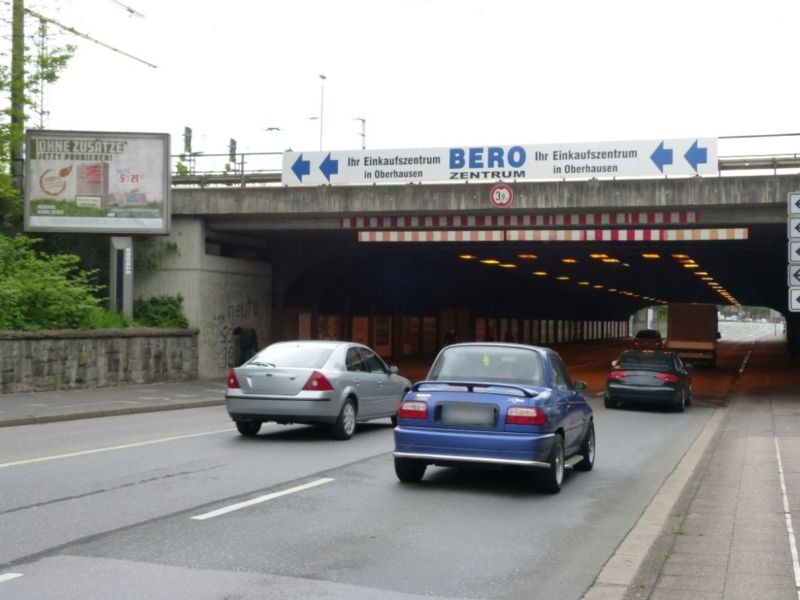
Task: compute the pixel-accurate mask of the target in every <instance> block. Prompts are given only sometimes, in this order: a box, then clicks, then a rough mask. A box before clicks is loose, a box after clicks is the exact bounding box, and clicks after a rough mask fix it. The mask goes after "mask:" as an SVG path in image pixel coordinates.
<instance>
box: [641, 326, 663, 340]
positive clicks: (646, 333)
mask: <svg viewBox="0 0 800 600" xmlns="http://www.w3.org/2000/svg"><path fill="white" fill-rule="evenodd" d="M636 337H637V338H646V339H648V340H650V339H657V338H660V337H661V334H660V333H659V332H658V331H655V330H654V329H645V330H643V331H640V332H639V333H637V334H636Z"/></svg>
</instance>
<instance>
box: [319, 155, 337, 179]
mask: <svg viewBox="0 0 800 600" xmlns="http://www.w3.org/2000/svg"><path fill="white" fill-rule="evenodd" d="M319 170H320V171H322V174H323V175H325V179H327V180H328V181H330V180H331V175H335V174H336V173H338V172H339V161H338V160H334V159H332V158H331V153H330V152H328V156H326V157H325V160H323V161H322V162H321V163H320V165H319Z"/></svg>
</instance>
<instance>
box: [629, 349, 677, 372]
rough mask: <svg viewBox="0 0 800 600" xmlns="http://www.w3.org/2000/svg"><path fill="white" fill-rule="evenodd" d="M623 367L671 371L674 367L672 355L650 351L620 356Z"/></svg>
mask: <svg viewBox="0 0 800 600" xmlns="http://www.w3.org/2000/svg"><path fill="white" fill-rule="evenodd" d="M618 364H619V366H620V368H622V369H644V370H647V371H671V370H672V369H673V368H674V363H673V360H672V356H671V355H669V354H654V353H649V352H629V353H626V354H623V355H622V356H620V357H619V361H618Z"/></svg>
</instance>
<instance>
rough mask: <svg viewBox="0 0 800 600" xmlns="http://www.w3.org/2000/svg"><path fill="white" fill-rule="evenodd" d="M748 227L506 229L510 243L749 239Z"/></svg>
mask: <svg viewBox="0 0 800 600" xmlns="http://www.w3.org/2000/svg"><path fill="white" fill-rule="evenodd" d="M748 234H749V232H748V229H747V227H736V228H733V227H731V228H708V229H555V230H553V229H551V230H514V231H507V232H506V240H507V241H509V242H651V241H652V242H700V241H715V240H746V239H747V238H748Z"/></svg>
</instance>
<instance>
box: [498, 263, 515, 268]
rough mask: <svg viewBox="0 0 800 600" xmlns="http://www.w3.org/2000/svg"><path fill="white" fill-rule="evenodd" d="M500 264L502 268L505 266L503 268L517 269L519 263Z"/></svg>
mask: <svg viewBox="0 0 800 600" xmlns="http://www.w3.org/2000/svg"><path fill="white" fill-rule="evenodd" d="M499 266H500V267H501V268H503V269H516V268H517V265H515V264H514V263H502V264H500V265H499Z"/></svg>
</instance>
